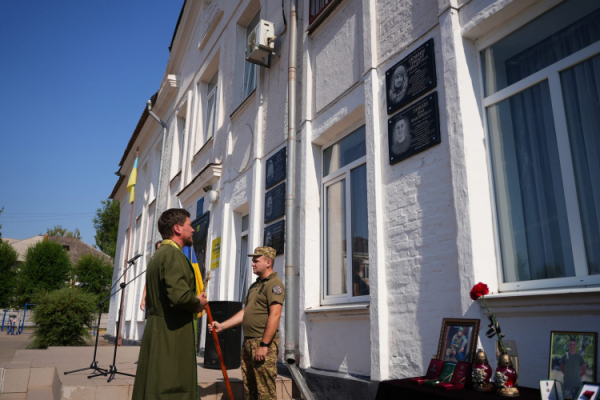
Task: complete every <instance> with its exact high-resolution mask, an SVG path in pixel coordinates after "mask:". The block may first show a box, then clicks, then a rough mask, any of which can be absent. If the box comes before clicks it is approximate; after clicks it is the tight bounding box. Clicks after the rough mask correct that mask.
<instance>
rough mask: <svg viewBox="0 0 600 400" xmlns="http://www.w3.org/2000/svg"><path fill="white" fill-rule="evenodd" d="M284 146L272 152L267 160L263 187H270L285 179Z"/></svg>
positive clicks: (285, 153)
mask: <svg viewBox="0 0 600 400" xmlns="http://www.w3.org/2000/svg"><path fill="white" fill-rule="evenodd" d="M286 149H287V148H286V147H284V148H283V149H281V150H279V151H278V152H277V153H275V154H273V155H272V156H271V157H269V159H268V160H267V168H266V169H267V171H266V174H267V175H266V177H265V189H268V188H270V187H271V186H273V185H275V184H276V183H279V182H281V181H282V180H284V179H285V173H286V163H285V160H286V155H287V152H286Z"/></svg>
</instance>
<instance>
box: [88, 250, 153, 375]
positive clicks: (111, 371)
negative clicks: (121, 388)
mask: <svg viewBox="0 0 600 400" xmlns="http://www.w3.org/2000/svg"><path fill="white" fill-rule="evenodd" d="M138 257H139V255H138V256H136V257H134V258H132V259H131V260H129V261H128V262H127V263H128V264H130V266H131V265H132V264H135V260H136V258H138ZM127 269H129V267H128V268H127ZM145 272H146V271H142V272H140V273H139V274H138V275H136V276H135V277H134V278H133V279H132V280H130V281H129V282H127V283H125V282H121V283H120V284H119V287H120V288H119V289H118V290H117V291H116V292H114V293H112V294H111V295H110V296H112V295H115V294H117V293H118V292H121V302H120V303H119V304H123V297H124V295H125V290H124V289H125V288H126V287H127V285H129V284H130V283H131V282H133V281H135V280H136V279H137V278H139V277H140V276H141V275H142V274H143V273H145ZM121 276H122V275H121ZM113 287H114V285H113ZM110 296H109V297H110ZM119 315H121V307H120V306H119ZM120 329H121V319H118V320H117V337H118V334H119V330H120ZM117 337H115V350H114V353H113V363H112V365H110V366H109V369H108V371H107V370H105V369H103V370H102V371H103V372H100V371H98V372H96V373H95V374H92V375H90V376H88V379H91V378H95V377H97V376H101V375H103V376H107V375H109V374H110V376H109V377H108V380H107V381H106V382H110V381H112V380H113V379H115V375H116V374H120V375H127V376H132V377H134V378H135V375H132V374H126V373H124V372H119V371H117V366H116V361H117V346H118V341H117V340H116V338H117ZM96 341H97V338H96ZM86 369H87V368H86Z"/></svg>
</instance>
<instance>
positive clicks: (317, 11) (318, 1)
mask: <svg viewBox="0 0 600 400" xmlns="http://www.w3.org/2000/svg"><path fill="white" fill-rule="evenodd" d="M336 2H338V0H310V18H309V20H308V23H309V24H312V23H313V22H314V21H315V20H316V19H317V17H318V16H320V15H321V14H322V13H323V12H324V11H325V10H326V9H327V7H329V6H330V5H332V4H333V3H336Z"/></svg>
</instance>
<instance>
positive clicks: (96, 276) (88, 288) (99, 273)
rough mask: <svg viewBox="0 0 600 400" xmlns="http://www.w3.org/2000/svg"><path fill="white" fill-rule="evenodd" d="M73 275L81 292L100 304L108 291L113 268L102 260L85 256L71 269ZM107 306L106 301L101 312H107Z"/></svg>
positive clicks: (89, 255) (88, 255)
mask: <svg viewBox="0 0 600 400" xmlns="http://www.w3.org/2000/svg"><path fill="white" fill-rule="evenodd" d="M73 275H75V277H76V278H75V280H76V281H77V282H78V284H79V285H80V286H79V287H80V288H81V290H83V291H84V292H86V293H93V294H94V295H95V296H96V298H97V301H96V302H100V300H102V298H103V297H104V296H106V292H107V291H108V289H110V285H111V282H112V275H113V266H112V265H111V264H110V263H109V262H108V261H106V260H105V259H104V258H101V257H97V256H94V255H92V254H86V255H84V256H83V257H81V258H80V259H79V261H78V262H77V264H76V265H75V267H73ZM108 304H109V302H108V301H107V302H106V303H104V310H103V312H108Z"/></svg>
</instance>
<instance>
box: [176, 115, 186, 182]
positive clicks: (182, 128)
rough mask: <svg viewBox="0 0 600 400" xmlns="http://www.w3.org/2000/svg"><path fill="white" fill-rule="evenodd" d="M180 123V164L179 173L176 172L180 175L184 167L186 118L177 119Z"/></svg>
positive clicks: (178, 136)
mask: <svg viewBox="0 0 600 400" xmlns="http://www.w3.org/2000/svg"><path fill="white" fill-rule="evenodd" d="M177 121H178V125H179V126H178V130H179V132H178V135H177V138H178V142H179V163H178V166H177V171H175V173H178V172H179V171H181V167H182V166H183V143H184V140H185V128H186V124H185V123H186V119H185V117H180V118H177Z"/></svg>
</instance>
